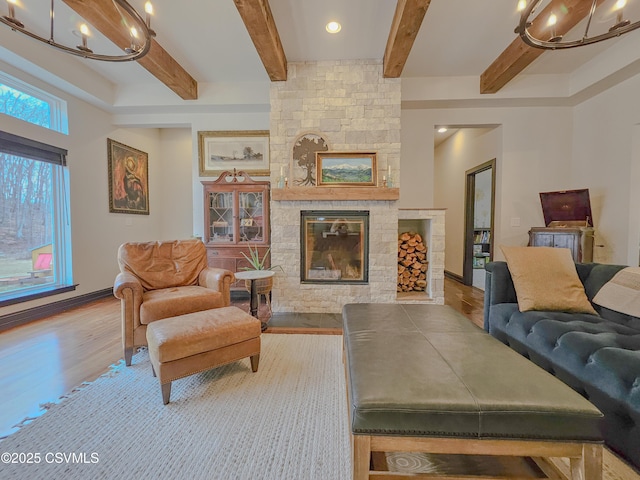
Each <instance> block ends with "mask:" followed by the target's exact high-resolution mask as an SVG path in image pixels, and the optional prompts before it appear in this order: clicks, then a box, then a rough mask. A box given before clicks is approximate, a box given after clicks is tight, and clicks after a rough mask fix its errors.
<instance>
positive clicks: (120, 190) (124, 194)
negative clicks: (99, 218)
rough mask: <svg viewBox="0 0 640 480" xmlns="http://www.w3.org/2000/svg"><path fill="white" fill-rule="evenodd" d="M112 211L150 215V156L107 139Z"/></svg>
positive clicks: (110, 205)
mask: <svg viewBox="0 0 640 480" xmlns="http://www.w3.org/2000/svg"><path fill="white" fill-rule="evenodd" d="M107 152H108V160H109V212H111V213H133V214H139V215H149V155H148V154H146V153H145V152H142V151H140V150H138V149H136V148H133V147H129V146H128V145H124V144H122V143H119V142H116V141H115V140H111V139H110V138H108V139H107Z"/></svg>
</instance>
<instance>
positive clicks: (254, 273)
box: [235, 270, 276, 332]
mask: <svg viewBox="0 0 640 480" xmlns="http://www.w3.org/2000/svg"><path fill="white" fill-rule="evenodd" d="M275 274H276V272H274V271H273V270H245V271H243V272H236V273H235V276H236V278H237V279H239V280H249V281H250V282H251V303H250V308H251V315H253V316H254V317H256V318H258V292H257V291H256V282H255V281H256V280H260V279H262V278H269V277H273V276H274V275H275ZM261 323H262V331H263V332H264V331H265V330H266V329H267V322H262V321H261Z"/></svg>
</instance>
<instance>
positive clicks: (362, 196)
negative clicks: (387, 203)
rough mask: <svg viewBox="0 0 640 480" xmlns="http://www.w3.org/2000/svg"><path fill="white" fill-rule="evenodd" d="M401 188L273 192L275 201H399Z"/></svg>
mask: <svg viewBox="0 0 640 480" xmlns="http://www.w3.org/2000/svg"><path fill="white" fill-rule="evenodd" d="M399 198H400V189H399V188H384V187H290V188H274V189H273V190H271V200H274V201H287V200H289V201H290V200H293V201H296V200H297V201H305V200H398V199H399Z"/></svg>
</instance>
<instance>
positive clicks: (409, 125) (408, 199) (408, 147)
mask: <svg viewBox="0 0 640 480" xmlns="http://www.w3.org/2000/svg"><path fill="white" fill-rule="evenodd" d="M400 125H401V130H400V141H401V145H400V184H401V185H402V189H401V190H400V200H399V201H398V208H431V207H436V208H439V207H443V205H437V204H434V199H433V187H434V183H435V182H434V177H433V126H430V125H428V124H427V123H426V122H425V119H424V113H423V111H422V110H402V111H401V112H400ZM436 203H437V202H436Z"/></svg>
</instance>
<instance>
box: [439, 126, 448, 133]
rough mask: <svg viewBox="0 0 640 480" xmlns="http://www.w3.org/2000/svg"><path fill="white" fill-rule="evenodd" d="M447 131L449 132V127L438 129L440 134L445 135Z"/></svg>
mask: <svg viewBox="0 0 640 480" xmlns="http://www.w3.org/2000/svg"><path fill="white" fill-rule="evenodd" d="M446 131H447V127H440V128H439V129H438V133H444V132H446Z"/></svg>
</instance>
